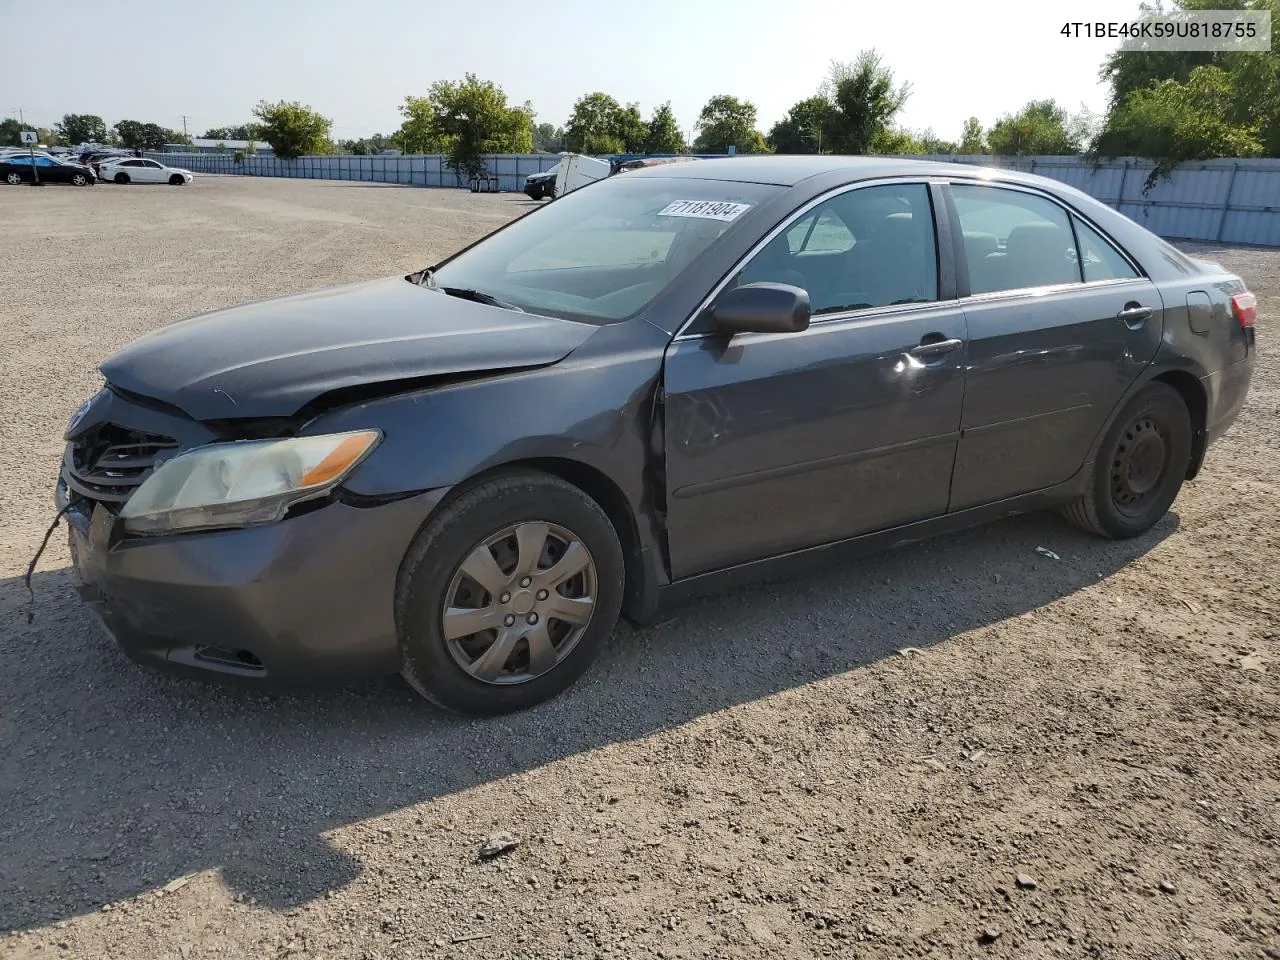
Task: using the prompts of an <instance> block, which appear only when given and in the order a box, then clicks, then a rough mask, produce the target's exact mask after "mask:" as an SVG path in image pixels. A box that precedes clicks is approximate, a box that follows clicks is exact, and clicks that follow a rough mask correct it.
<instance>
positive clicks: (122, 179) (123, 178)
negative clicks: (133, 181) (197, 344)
mask: <svg viewBox="0 0 1280 960" xmlns="http://www.w3.org/2000/svg"><path fill="white" fill-rule="evenodd" d="M112 179H113V180H115V182H116V183H118V184H121V185H122V186H123V185H124V184H126V183H128V182H129V175H128V174H127V173H117V174H116V175H115V176H114V177H113V178H112Z"/></svg>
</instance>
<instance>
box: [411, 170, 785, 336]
mask: <svg viewBox="0 0 1280 960" xmlns="http://www.w3.org/2000/svg"><path fill="white" fill-rule="evenodd" d="M781 189H783V188H781V187H776V186H769V185H765V184H756V183H734V182H729V181H723V180H698V179H675V178H668V177H654V178H648V177H644V178H641V177H636V176H630V175H625V174H624V175H621V176H615V177H610V178H608V179H607V180H602V181H600V182H598V183H594V184H592V185H590V186H588V187H584V188H582V189H581V190H575V191H573V192H572V193H568V194H566V195H565V196H563V197H561V198H560V199H558V200H553V201H552V202H551V203H550V204H548V205H546V206H545V207H543V208H542V209H540V210H537V211H535V212H534V213H532V214H530V215H529V216H526V217H523V218H521V219H520V220H517V221H516V222H515V223H513V224H511V225H510V226H509V227H507V228H506V229H505V230H502V231H501V232H499V233H496V234H494V235H493V236H491V237H489V238H488V239H486V240H483V241H481V242H480V243H479V244H477V245H476V246H474V247H472V248H471V249H470V250H466V251H464V252H463V253H461V254H459V255H458V256H457V257H455V258H454V259H452V260H450V261H448V262H447V263H445V264H444V265H443V266H442V267H440V269H439V270H437V271H436V282H437V284H438V285H439V286H442V287H457V288H462V289H471V290H476V291H479V292H480V293H484V294H488V295H490V296H493V297H497V298H499V299H501V300H505V301H507V302H509V303H513V304H515V305H516V306H518V307H521V308H522V309H524V310H527V311H529V312H530V313H542V314H547V315H549V316H558V317H565V318H569V319H574V320H587V321H592V322H595V323H611V322H614V321H617V320H622V319H624V318H626V317H629V316H631V315H633V314H635V313H637V312H639V311H640V310H643V309H644V308H645V307H646V306H647V305H648V304H649V303H650V302H652V301H653V300H654V299H655V298H656V297H657V296H658V294H659V293H661V292H662V291H663V290H664V289H665V288H666V287H667V286H669V285H670V284H671V283H672V281H674V280H675V279H676V277H677V276H679V274H680V273H681V272H682V271H683V270H684V269H685V268H686V267H688V266H689V264H691V263H692V262H693V261H694V260H695V259H696V258H697V257H698V256H699V255H700V254H701V253H702V252H703V251H705V250H706V249H707V247H709V246H710V245H711V244H712V243H715V241H716V240H717V239H719V238H720V236H721V235H723V234H724V232H725V231H726V230H728V229H730V228H732V227H735V226H737V225H738V224H740V223H742V222H744V221H746V220H748V219H750V217H751V214H752V213H753V212H754V211H755V209H756V208H757V207H758V206H759V205H760V204H761V203H762V202H763V201H765V200H767V199H768V198H769V197H772V196H774V195H775V194H777V193H778V192H779V191H780V190H781Z"/></svg>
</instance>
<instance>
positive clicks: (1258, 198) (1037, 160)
mask: <svg viewBox="0 0 1280 960" xmlns="http://www.w3.org/2000/svg"><path fill="white" fill-rule="evenodd" d="M159 159H160V160H161V162H163V163H167V164H170V165H172V166H184V167H187V168H188V169H190V170H193V171H195V172H197V173H227V174H240V175H243V176H254V177H307V178H312V179H326V180H367V181H377V182H383V183H403V184H413V185H416V186H425V187H462V188H466V187H467V186H468V183H467V181H466V179H465V178H460V177H458V176H457V175H456V174H455V173H454V172H453V171H452V170H450V169H449V167H448V166H447V165H446V163H445V158H444V157H442V156H435V155H428V156H422V155H414V156H398V157H348V156H342V157H299V158H297V159H296V160H285V159H283V158H281V157H259V156H247V157H244V158H243V159H242V160H241V161H240V162H236V159H235V156H234V154H231V153H194V154H171V153H170V154H162V155H160V156H159ZM912 159H917V160H919V159H932V160H943V161H950V162H954V163H974V164H981V165H985V166H998V167H1004V168H1010V169H1016V170H1023V171H1026V172H1029V173H1037V174H1040V175H1042V176H1046V177H1052V178H1054V179H1056V180H1061V181H1063V182H1065V183H1069V184H1071V185H1072V186H1074V187H1078V188H1079V189H1081V190H1083V191H1084V192H1085V193H1088V194H1089V195H1091V196H1093V197H1096V198H1097V199H1099V200H1101V201H1102V202H1103V203H1106V204H1108V205H1109V206H1112V207H1114V208H1116V209H1117V210H1119V211H1120V212H1121V213H1123V214H1125V215H1126V216H1128V217H1130V218H1132V219H1133V220H1136V221H1137V222H1138V223H1140V224H1142V225H1143V226H1145V227H1146V228H1147V229H1149V230H1151V231H1152V232H1154V233H1157V234H1159V235H1160V236H1163V237H1172V238H1179V239H1186V240H1208V241H1217V242H1222V243H1251V244H1260V245H1265V246H1280V160H1206V161H1202V162H1198V163H1187V164H1183V165H1182V166H1180V167H1178V168H1177V169H1176V170H1174V171H1173V174H1172V175H1171V177H1170V178H1169V179H1165V180H1160V181H1158V182H1157V183H1155V184H1154V186H1152V187H1151V188H1150V189H1147V187H1146V181H1147V177H1148V175H1149V174H1150V173H1151V170H1152V168H1153V164H1152V163H1151V161H1149V160H1141V159H1135V158H1118V159H1114V160H1104V161H1099V162H1096V163H1095V162H1091V161H1089V160H1086V159H1084V158H1082V157H1070V156H1068V157H992V156H937V157H927V158H924V157H918V156H917V157H913V158H912ZM486 160H487V162H488V167H489V173H490V174H491V175H493V176H495V177H496V178H497V181H498V187H499V189H501V190H506V191H518V190H522V189H523V188H524V178H525V177H527V176H528V175H529V174H531V173H538V172H540V171H543V170H548V169H550V168H551V167H552V166H554V165H555V164H556V162H557V161H558V160H559V157H557V156H555V155H553V154H496V155H492V156H489V157H487V158H486Z"/></svg>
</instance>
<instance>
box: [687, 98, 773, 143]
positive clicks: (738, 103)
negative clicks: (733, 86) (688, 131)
mask: <svg viewBox="0 0 1280 960" xmlns="http://www.w3.org/2000/svg"><path fill="white" fill-rule="evenodd" d="M729 147H734V148H735V149H736V151H737V152H738V153H766V152H768V149H769V145H768V144H767V143H765V139H764V134H762V133H761V132H760V131H759V130H757V129H756V105H755V104H754V103H751V102H749V101H746V100H739V99H738V98H737V97H731V96H729V95H728V94H723V93H722V94H718V95H716V96H714V97H712V98H711V99H710V100H708V101H707V103H706V106H704V107H703V108H702V112H701V113H700V114H699V115H698V138H697V139H696V140H694V142H693V150H694V152H695V153H724V152H726V151H727V150H728V149H729Z"/></svg>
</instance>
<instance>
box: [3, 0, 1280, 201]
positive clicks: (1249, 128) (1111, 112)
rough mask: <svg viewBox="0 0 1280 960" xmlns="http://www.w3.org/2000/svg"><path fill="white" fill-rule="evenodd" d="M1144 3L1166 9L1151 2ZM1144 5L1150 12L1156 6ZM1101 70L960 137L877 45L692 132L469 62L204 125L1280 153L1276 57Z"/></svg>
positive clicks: (374, 140) (771, 143)
mask: <svg viewBox="0 0 1280 960" xmlns="http://www.w3.org/2000/svg"><path fill="white" fill-rule="evenodd" d="M1179 6H1180V7H1181V8H1182V9H1187V10H1197V9H1206V10H1207V9H1214V10H1218V9H1255V10H1264V9H1265V10H1271V11H1272V12H1273V14H1275V20H1276V21H1277V22H1280V0H1179ZM1143 9H1144V11H1145V13H1151V12H1155V11H1157V10H1158V9H1159V8H1158V6H1156V7H1146V6H1144V8H1143ZM1144 15H1145V14H1144ZM1099 79H1100V80H1101V81H1102V82H1104V83H1106V84H1108V85H1109V87H1110V98H1109V101H1108V106H1107V111H1106V113H1105V115H1104V116H1102V117H1096V116H1094V115H1093V114H1091V113H1089V111H1087V110H1084V109H1081V110H1079V111H1076V112H1072V111H1069V110H1068V109H1066V108H1065V107H1063V106H1062V105H1060V104H1058V103H1056V102H1055V101H1053V100H1051V99H1050V100H1032V101H1030V102H1028V103H1027V104H1026V105H1024V106H1023V107H1022V108H1021V109H1019V110H1017V111H1015V112H1013V113H1009V114H1005V115H1003V116H1001V117H999V118H997V119H996V120H995V121H994V122H993V123H992V124H991V126H990V127H989V128H984V127H983V125H982V123H981V122H980V121H979V119H978V118H977V117H969V118H968V119H966V120H965V121H964V123H963V125H962V126H961V128H960V130H959V131H958V137H957V138H956V139H953V140H949V139H944V138H943V137H940V136H938V135H937V134H936V133H935V132H934V131H933V130H931V129H926V130H910V129H907V128H904V127H902V126H900V125H899V124H898V123H897V119H898V117H899V115H900V114H901V112H902V109H903V107H904V106H905V105H906V103H907V101H908V100H909V98H910V96H911V92H912V89H911V84H910V83H908V82H899V80H898V79H897V77H896V76H895V74H894V72H893V70H892V69H891V68H890V67H889V66H888V65H887V64H885V63H884V61H883V59H882V58H881V56H880V55H879V54H878V53H877V52H876V51H875V50H874V49H872V50H865V51H863V52H862V53H860V54H858V56H857V57H855V58H854V59H853V60H851V61H847V62H834V63H832V64H831V66H830V69H829V70H828V71H827V74H826V76H825V77H823V78H822V80H821V82H820V83H819V84H818V87H817V89H816V90H815V91H814V93H813V94H812V95H811V96H809V97H806V98H804V99H803V100H800V101H798V102H797V103H795V104H793V105H792V106H791V108H790V109H789V110H788V111H787V113H786V114H785V115H784V116H783V117H782V118H781V119H780V120H778V121H777V122H776V123H774V124H773V125H772V127H771V128H770V129H769V131H768V133H764V132H762V131H761V130H760V129H759V124H758V117H757V110H756V106H755V104H753V103H751V102H750V101H748V100H743V99H740V98H738V97H735V96H732V95H730V94H717V95H715V96H712V97H711V98H710V99H708V101H707V102H706V104H705V105H704V106H703V108H702V110H701V112H700V113H699V115H698V119H697V122H696V124H695V125H694V128H693V130H692V131H690V133H691V134H692V138H691V139H687V138H686V136H685V132H684V131H682V130H681V128H680V125H679V124H678V123H677V122H676V118H675V115H674V114H673V112H672V110H671V104H670V103H669V102H668V103H664V104H661V105H659V106H657V107H656V108H655V109H654V110H653V111H652V112H651V113H650V114H649V116H648V117H647V118H646V117H645V116H644V115H643V114H642V113H641V110H640V105H639V104H637V103H626V104H624V103H622V102H620V101H619V100H617V99H616V98H615V97H613V96H611V95H609V94H607V93H605V92H603V91H593V92H591V93H587V94H585V95H583V96H582V97H580V98H579V99H578V100H577V102H575V103H574V105H573V108H572V110H571V111H570V114H569V117H568V119H567V120H566V122H565V123H564V124H563V125H559V126H557V125H554V124H551V123H547V122H543V123H536V122H535V120H536V113H535V111H534V108H533V104H531V103H529V102H528V101H525V102H524V103H521V104H515V103H512V102H510V101H509V100H508V97H507V94H506V92H505V91H504V90H503V89H502V87H500V86H498V85H497V84H496V83H493V82H492V81H489V80H482V79H480V78H479V77H477V76H476V75H475V74H472V73H468V74H466V75H465V76H464V78H463V79H462V80H460V81H448V80H439V81H436V82H435V83H433V84H431V86H430V87H429V88H428V89H427V90H426V92H425V93H423V94H420V95H409V96H406V97H405V99H404V102H403V103H402V104H401V105H400V108H399V110H400V114H401V118H402V120H401V124H400V127H399V129H398V130H396V131H394V132H392V133H390V134H385V135H384V134H381V133H379V134H374V135H373V136H372V137H366V138H361V139H358V140H339V141H336V142H335V141H334V140H333V139H332V137H331V131H332V126H333V125H332V121H331V120H330V119H328V118H327V117H324V116H322V115H321V114H319V113H318V112H316V111H315V110H312V109H311V108H310V107H308V106H305V105H303V104H301V103H297V102H293V101H279V102H276V103H270V102H267V101H262V102H259V103H258V104H257V106H255V107H254V108H253V111H252V112H253V120H252V121H250V122H248V123H245V124H242V125H240V126H235V127H222V128H215V129H211V130H209V131H207V132H206V133H205V137H206V138H209V139H215V140H219V139H226V140H247V141H261V142H265V143H268V144H270V145H271V147H272V149H273V150H274V152H275V153H276V154H277V155H278V156H282V157H297V156H303V155H309V154H326V153H352V154H374V153H380V152H382V151H383V150H387V149H398V150H400V151H402V152H404V153H440V154H444V155H445V156H446V157H447V158H448V162H449V164H450V165H451V166H452V167H453V168H454V169H455V170H456V171H457V172H458V173H459V174H463V175H466V176H476V175H478V174H479V173H481V172H483V170H484V160H483V156H484V154H489V153H530V152H534V151H538V152H543V151H545V152H551V153H555V152H560V151H562V150H568V151H572V152H575V153H587V154H611V153H650V154H654V153H657V154H663V153H686V152H693V153H726V152H728V150H729V149H730V148H732V149H733V150H734V151H735V152H737V153H787V154H797V153H837V154H867V153H873V154H913V153H914V154H983V153H989V154H997V155H1019V154H1023V155H1045V154H1085V155H1089V156H1091V157H1095V158H1096V157H1104V156H1142V157H1148V158H1151V159H1154V160H1155V161H1156V162H1157V166H1156V170H1155V172H1154V173H1153V174H1152V177H1153V179H1154V178H1155V177H1156V176H1159V175H1161V174H1163V173H1166V172H1167V171H1168V170H1170V169H1172V168H1173V167H1174V166H1176V165H1177V164H1179V163H1182V162H1185V161H1188V160H1199V159H1210V158H1213V157H1256V156H1269V157H1277V156H1280V54H1277V53H1274V52H1267V53H1242V52H1234V51H1227V52H1212V53H1211V52H1187V53H1174V52H1144V51H1116V52H1114V53H1112V54H1111V55H1110V56H1109V57H1108V58H1107V60H1106V61H1105V62H1104V64H1103V66H1102V69H1101V72H1100V77H1099ZM20 130H21V126H20V125H19V124H18V122H17V121H16V120H12V119H10V120H4V121H0V144H8V143H17V142H18V134H19V132H20ZM47 133H49V134H50V136H51V137H55V136H56V137H57V138H60V139H62V140H64V141H66V142H69V143H73V144H74V143H81V142H88V141H94V142H116V141H118V142H119V143H120V145H122V146H125V147H130V148H133V147H138V148H142V149H160V148H161V147H162V146H163V145H164V144H165V143H175V142H182V140H183V139H184V138H183V137H182V136H181V134H177V133H175V132H174V131H172V130H167V129H165V128H163V127H160V126H158V125H156V124H150V123H148V124H141V123H136V122H134V121H130V120H122V121H120V122H118V123H117V124H116V125H115V127H114V128H110V129H108V128H107V127H106V124H105V123H104V122H103V121H102V119H101V118H100V117H96V116H89V115H82V114H68V115H67V116H65V117H63V119H62V122H61V123H59V124H58V125H57V126H56V127H55V128H54V130H52V131H47Z"/></svg>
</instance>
